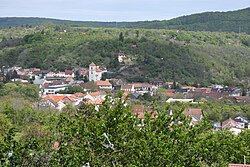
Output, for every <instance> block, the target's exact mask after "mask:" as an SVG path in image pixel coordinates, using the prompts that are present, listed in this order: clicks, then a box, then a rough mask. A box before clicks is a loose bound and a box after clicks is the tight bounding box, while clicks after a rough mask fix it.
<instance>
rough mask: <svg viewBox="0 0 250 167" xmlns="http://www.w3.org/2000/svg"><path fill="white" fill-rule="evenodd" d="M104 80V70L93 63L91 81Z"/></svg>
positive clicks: (90, 73) (90, 67)
mask: <svg viewBox="0 0 250 167" xmlns="http://www.w3.org/2000/svg"><path fill="white" fill-rule="evenodd" d="M101 78H102V70H101V69H100V68H99V66H97V65H95V64H94V63H91V64H90V65H89V81H94V82H96V81H100V80H101Z"/></svg>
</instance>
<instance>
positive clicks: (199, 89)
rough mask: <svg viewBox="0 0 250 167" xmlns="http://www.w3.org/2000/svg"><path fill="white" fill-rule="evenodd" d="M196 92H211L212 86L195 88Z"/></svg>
mask: <svg viewBox="0 0 250 167" xmlns="http://www.w3.org/2000/svg"><path fill="white" fill-rule="evenodd" d="M193 91H194V92H201V93H211V91H212V88H193Z"/></svg>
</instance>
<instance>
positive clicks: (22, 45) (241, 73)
mask: <svg viewBox="0 0 250 167" xmlns="http://www.w3.org/2000/svg"><path fill="white" fill-rule="evenodd" d="M64 29H66V30H67V32H64ZM121 33H122V37H123V38H122V39H121V38H119V36H121ZM0 41H1V42H0V49H1V50H0V66H3V65H4V66H7V65H9V66H14V65H16V66H23V67H39V68H42V69H50V70H63V69H65V68H72V66H83V67H88V64H90V63H91V62H95V63H97V64H99V65H100V66H103V67H107V68H108V69H109V70H110V71H111V72H114V73H112V76H116V77H120V78H121V77H122V78H125V79H127V80H128V81H152V80H154V79H164V80H177V81H179V82H181V83H184V84H187V83H189V84H192V83H204V84H206V83H223V82H224V83H225V82H226V83H233V82H235V81H237V82H238V81H240V80H242V79H247V78H249V77H250V68H249V67H250V61H249V60H250V36H249V35H245V34H240V35H239V34H236V33H212V32H211V33H209V32H191V31H176V30H147V29H140V30H139V29H137V30H136V29H89V28H72V27H67V26H64V27H59V26H58V25H54V26H52V25H50V26H47V27H46V26H40V27H34V28H22V27H16V28H11V29H9V28H6V29H1V30H0ZM132 45H134V46H136V47H131V46H132ZM119 51H123V52H124V53H125V55H126V56H127V61H126V63H125V64H124V63H122V64H119V62H118V60H117V55H118V53H119Z"/></svg>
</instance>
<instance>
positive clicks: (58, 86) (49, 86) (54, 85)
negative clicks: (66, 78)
mask: <svg viewBox="0 0 250 167" xmlns="http://www.w3.org/2000/svg"><path fill="white" fill-rule="evenodd" d="M69 86H72V84H67V83H64V82H63V81H44V83H43V85H42V88H41V90H42V91H41V92H42V94H44V95H47V94H57V93H58V92H59V91H60V90H65V89H66V88H68V87H69Z"/></svg>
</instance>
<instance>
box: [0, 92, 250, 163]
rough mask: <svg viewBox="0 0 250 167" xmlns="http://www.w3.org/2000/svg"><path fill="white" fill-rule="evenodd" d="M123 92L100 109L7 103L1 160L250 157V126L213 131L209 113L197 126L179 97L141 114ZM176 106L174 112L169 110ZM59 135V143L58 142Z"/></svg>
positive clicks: (163, 160)
mask: <svg viewBox="0 0 250 167" xmlns="http://www.w3.org/2000/svg"><path fill="white" fill-rule="evenodd" d="M121 96H122V95H121V94H119V95H116V97H115V98H110V97H108V96H107V97H106V100H105V101H104V103H103V105H102V106H100V108H99V110H95V106H92V105H87V104H85V103H83V105H82V106H81V108H80V109H75V108H72V106H67V108H65V109H64V112H62V113H60V114H59V113H58V114H56V115H55V114H54V113H51V112H45V111H39V110H35V109H32V108H29V107H24V108H23V109H15V107H13V106H11V105H10V103H6V102H5V104H4V105H3V104H1V106H4V108H2V110H1V112H0V123H2V122H3V123H4V124H3V125H2V124H0V125H1V126H0V129H1V128H3V129H4V131H1V136H2V138H3V140H2V141H3V142H2V143H1V142H0V159H1V165H3V166H83V165H85V164H86V163H89V164H90V166H227V165H228V164H229V163H243V156H246V160H247V161H249V160H250V152H249V135H250V132H249V131H245V132H244V133H242V134H239V135H238V136H236V135H233V134H232V133H230V132H229V131H212V130H211V128H212V125H211V123H210V122H209V121H208V120H207V118H206V116H205V117H204V119H203V121H201V122H200V123H199V124H198V125H195V126H191V125H190V120H191V119H190V118H188V117H186V116H185V115H184V114H182V112H183V110H184V108H185V107H186V105H182V104H179V103H178V104H177V103H176V104H165V105H164V106H161V107H163V108H164V109H163V110H159V109H157V112H158V115H157V117H156V118H155V119H151V118H150V116H151V114H150V113H148V114H146V113H145V115H146V117H145V119H144V120H141V119H138V118H137V117H135V116H134V115H133V114H132V112H131V111H130V109H129V106H128V105H126V102H125V101H124V100H123V99H121ZM156 108H158V107H155V109H156ZM170 109H172V111H173V115H168V114H167V113H168V111H169V110H170ZM2 118H3V119H2ZM11 122H12V123H11ZM13 127H14V128H13ZM56 141H57V142H58V143H59V146H58V147H55V146H54V147H52V146H53V145H55V144H54V143H55V142H56ZM8 153H11V154H12V156H7V154H8Z"/></svg>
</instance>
